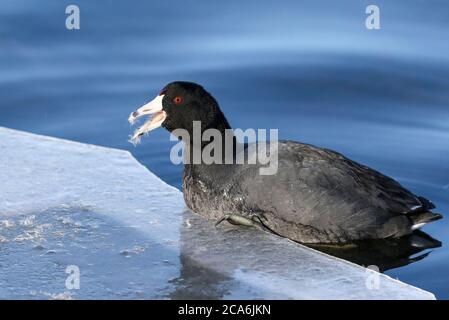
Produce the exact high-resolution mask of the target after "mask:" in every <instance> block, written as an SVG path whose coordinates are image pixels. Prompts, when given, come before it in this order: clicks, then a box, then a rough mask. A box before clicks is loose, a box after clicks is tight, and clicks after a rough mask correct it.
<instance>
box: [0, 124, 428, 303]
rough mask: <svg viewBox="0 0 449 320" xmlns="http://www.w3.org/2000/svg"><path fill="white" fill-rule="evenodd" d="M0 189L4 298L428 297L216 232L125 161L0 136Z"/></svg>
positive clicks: (245, 233)
mask: <svg viewBox="0 0 449 320" xmlns="http://www.w3.org/2000/svg"><path fill="white" fill-rule="evenodd" d="M0 181H2V187H1V193H0V256H1V259H0V298H18V299H26V298H34V299H37V298H44V299H46V298H48V299H82V298H84V299H86V298H87V299H89V298H97V299H108V298H115V299H128V298H129V299H148V298H159V299H178V298H188V299H195V298H198V299H204V298H212V299H228V298H273V299H282V298H294V299H301V298H312V299H365V298H368V299H372V298H376V299H430V298H433V295H432V294H430V293H427V292H424V291H422V290H420V289H417V288H414V287H411V286H408V285H406V284H403V283H401V282H398V281H395V280H393V279H391V278H389V277H387V276H384V275H380V283H379V289H378V290H369V289H367V286H366V281H367V276H368V275H369V274H371V273H367V271H366V270H365V269H364V268H362V267H359V266H356V265H353V264H351V263H348V262H345V261H342V260H339V259H336V258H332V257H329V256H327V255H324V254H322V253H318V252H316V251H313V250H311V249H308V248H304V247H302V246H300V245H298V244H296V243H293V242H290V241H288V240H286V239H281V238H278V237H276V236H273V235H270V234H267V233H263V232H261V231H258V230H255V229H248V228H243V227H240V228H236V227H233V226H223V227H220V228H214V226H213V223H212V222H211V221H207V220H204V219H203V218H200V217H199V216H197V215H195V214H193V213H191V212H190V211H188V210H186V209H185V205H184V202H183V199H182V194H181V193H180V192H179V191H178V190H177V189H175V188H173V187H171V186H169V185H167V184H165V183H164V182H162V181H161V180H160V179H159V178H157V177H156V176H155V175H153V174H152V173H151V172H149V171H148V170H146V169H145V168H144V167H143V166H141V165H140V164H139V163H138V162H137V161H136V160H135V159H134V158H133V157H132V156H131V155H130V154H129V153H128V152H124V151H119V150H114V149H107V148H101V147H95V146H90V145H83V144H79V143H73V142H68V141H63V140H58V139H53V138H47V137H42V136H36V135H31V134H27V133H23V132H18V131H13V130H9V129H4V128H0ZM70 265H76V266H77V267H79V269H80V273H81V276H80V289H79V290H69V289H68V288H66V286H65V283H66V279H67V276H68V274H66V273H65V270H66V268H67V266H70Z"/></svg>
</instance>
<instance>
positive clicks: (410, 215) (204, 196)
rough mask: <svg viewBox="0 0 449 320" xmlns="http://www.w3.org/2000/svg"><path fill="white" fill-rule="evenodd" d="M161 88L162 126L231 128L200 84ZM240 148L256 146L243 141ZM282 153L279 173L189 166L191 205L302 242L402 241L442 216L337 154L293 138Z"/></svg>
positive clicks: (251, 167)
mask: <svg viewBox="0 0 449 320" xmlns="http://www.w3.org/2000/svg"><path fill="white" fill-rule="evenodd" d="M164 93H165V96H164V98H163V101H162V105H163V110H164V111H165V112H166V115H167V117H166V119H165V121H164V122H163V123H162V126H163V127H165V128H166V129H168V130H169V131H173V130H174V129H177V128H184V129H186V130H187V131H189V132H191V130H192V122H193V121H201V124H202V129H203V130H206V129H208V128H215V129H218V130H219V131H220V132H223V134H224V131H225V129H229V128H230V126H229V123H228V121H227V120H226V118H225V116H224V115H223V113H222V112H221V110H220V108H219V106H218V103H217V102H216V101H215V99H214V98H213V97H212V96H211V95H210V94H209V93H208V92H207V91H206V90H204V89H203V87H201V86H199V85H197V84H194V83H190V82H173V83H171V84H169V85H167V86H166V87H165V88H164ZM175 96H182V97H183V103H182V105H174V104H173V103H172V99H173V97H175ZM223 140H224V139H223ZM206 145H207V143H203V144H202V145H201V148H204V147H205V146H206ZM192 150H193V147H192V148H191V149H190V151H192ZM233 150H234V149H233ZM243 152H245V153H246V155H247V156H248V153H251V152H254V150H252V148H249V145H245V147H244V151H243ZM277 152H278V155H277V156H278V170H277V173H276V174H275V175H260V174H259V168H261V167H262V166H263V165H262V164H240V165H239V164H204V163H202V164H186V165H185V168H184V175H183V184H182V187H183V193H184V198H185V201H186V204H187V206H188V207H189V208H190V209H192V210H193V211H194V212H197V213H199V214H200V215H202V216H205V217H207V218H211V219H216V220H218V219H221V218H223V217H224V216H230V217H231V218H232V216H237V217H241V218H243V220H245V219H247V220H248V221H253V222H254V225H256V226H260V227H262V228H264V229H266V230H270V231H272V232H274V233H276V234H278V235H281V236H284V237H287V238H290V239H292V240H295V241H298V242H301V243H345V242H352V241H357V240H364V239H388V238H399V237H402V236H405V235H408V234H411V233H412V231H413V230H414V228H416V227H419V226H420V225H422V224H424V223H427V222H430V221H433V220H437V219H440V218H441V215H439V214H436V213H432V212H431V211H430V210H431V209H433V208H434V205H433V204H432V203H431V202H430V201H429V200H427V199H425V198H423V197H419V196H416V195H414V194H413V193H412V192H410V191H408V190H407V189H405V188H404V187H402V186H401V185H400V184H399V183H398V182H397V181H395V180H393V179H391V178H389V177H387V176H385V175H383V174H381V173H379V172H377V171H375V170H373V169H370V168H368V167H367V166H364V165H361V164H359V163H357V162H355V161H352V160H350V159H348V158H346V157H344V156H343V155H341V154H339V153H337V152H334V151H332V150H328V149H324V148H319V147H316V146H313V145H309V144H303V143H298V142H294V141H280V142H279V144H278V151H277ZM249 156H251V154H249ZM229 220H230V222H233V223H238V221H240V220H239V219H229Z"/></svg>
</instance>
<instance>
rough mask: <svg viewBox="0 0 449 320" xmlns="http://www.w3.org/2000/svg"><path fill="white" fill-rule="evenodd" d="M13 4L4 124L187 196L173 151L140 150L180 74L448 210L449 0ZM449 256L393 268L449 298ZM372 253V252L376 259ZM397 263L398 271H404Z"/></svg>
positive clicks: (250, 122)
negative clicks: (82, 148) (148, 115)
mask: <svg viewBox="0 0 449 320" xmlns="http://www.w3.org/2000/svg"><path fill="white" fill-rule="evenodd" d="M71 3H72V2H70V1H49V0H48V1H43V0H42V1H23V0H17V1H14V2H12V1H6V0H0V4H1V7H2V10H1V12H0V125H1V126H6V127H10V128H16V129H20V130H27V131H31V132H36V133H40V134H45V135H52V136H57V137H61V138H67V139H72V140H77V141H81V142H86V143H93V144H100V145H104V146H110V147H115V148H122V149H128V150H130V151H131V152H132V153H133V154H134V155H135V156H136V157H137V158H138V159H139V160H140V161H141V162H142V163H143V164H145V165H146V166H147V167H148V168H149V169H150V170H151V171H153V172H155V173H156V174H157V175H159V176H160V177H161V178H162V179H164V180H165V181H166V182H168V183H170V184H172V185H174V186H177V187H180V183H181V171H182V168H181V167H180V166H174V165H172V164H171V163H170V161H169V156H168V155H169V150H170V147H171V146H172V145H173V142H170V141H169V135H168V133H167V132H165V131H164V130H159V131H155V132H154V133H152V134H151V135H150V136H149V137H147V138H146V139H144V141H143V143H142V144H141V145H140V146H139V147H138V148H134V147H133V146H132V145H131V144H129V143H128V142H127V139H128V136H129V134H131V132H132V129H131V128H130V127H129V125H128V123H127V121H126V119H127V117H128V114H129V113H130V112H131V111H133V110H134V109H135V108H136V107H138V106H140V105H142V104H143V103H144V102H146V101H148V100H149V99H151V98H153V96H154V95H155V94H156V93H157V92H158V91H159V90H160V89H161V88H162V87H163V86H164V84H166V83H168V82H170V81H173V80H190V81H195V82H199V83H201V84H203V85H204V86H205V87H206V88H207V89H208V90H209V91H210V92H212V93H213V94H214V96H215V97H216V98H217V100H218V101H219V102H220V105H221V107H222V109H223V111H224V112H225V114H226V116H227V117H228V119H229V121H230V123H231V124H232V125H233V127H235V128H244V129H245V128H279V129H280V131H279V135H280V138H282V139H287V138H288V139H294V140H298V141H303V142H307V143H312V144H316V145H320V146H324V147H328V148H331V149H335V150H338V151H340V152H342V153H344V154H345V155H347V156H349V157H351V158H353V159H354V160H357V161H359V162H362V163H365V164H367V165H369V166H371V167H373V168H376V169H378V170H380V171H382V172H384V173H385V174H387V175H390V176H392V177H394V178H396V179H398V180H399V181H400V182H401V183H402V184H403V185H405V186H406V187H408V188H410V189H411V190H413V191H414V192H415V193H418V194H421V195H423V196H425V197H428V198H430V199H432V200H433V201H434V202H435V204H436V205H437V209H438V210H437V211H438V212H441V213H443V214H445V215H446V217H447V216H448V215H449V4H448V2H447V1H443V0H434V1H432V2H429V1H424V0H413V1H407V2H403V4H400V3H399V1H395V2H394V3H393V2H392V1H376V4H377V5H379V7H380V8H381V18H382V20H381V24H382V28H381V30H378V31H369V30H367V29H366V28H365V27H364V19H365V14H364V11H365V7H366V6H367V5H368V4H371V3H368V2H367V1H355V0H351V1H344V2H338V3H337V2H336V1H330V0H329V1H324V0H320V1H284V2H283V5H282V6H280V5H278V4H273V3H271V4H270V3H269V2H267V1H244V2H242V1H226V2H218V1H203V0H201V1H197V0H186V1H163V2H162V1H133V3H132V5H131V4H130V2H127V1H86V0H79V1H77V4H78V5H79V7H80V9H81V29H80V30H77V31H68V30H66V29H65V18H66V15H65V7H66V6H67V5H69V4H71ZM448 221H449V220H448V219H447V218H446V219H445V220H442V221H440V222H437V223H434V224H432V225H429V226H428V227H425V229H424V231H425V232H427V233H428V234H430V235H431V236H432V237H433V238H435V239H438V240H439V241H441V242H442V247H440V248H437V249H433V250H429V251H431V252H430V254H428V255H427V256H425V257H424V258H423V259H421V260H419V261H417V262H415V263H412V264H409V265H407V266H403V267H399V268H393V269H390V270H388V271H386V273H387V274H389V275H391V276H393V277H397V278H399V279H400V280H403V281H405V282H408V283H411V284H413V285H416V286H419V287H421V288H424V289H426V290H429V291H432V292H434V293H435V294H436V295H437V297H438V298H442V299H447V298H449V251H448V250H447V246H446V244H447V243H448V241H449V235H448V232H447V227H448V225H449V222H448ZM373 256H374V254H372V256H371V257H373ZM399 265H400V264H399Z"/></svg>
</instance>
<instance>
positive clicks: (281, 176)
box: [236, 141, 422, 242]
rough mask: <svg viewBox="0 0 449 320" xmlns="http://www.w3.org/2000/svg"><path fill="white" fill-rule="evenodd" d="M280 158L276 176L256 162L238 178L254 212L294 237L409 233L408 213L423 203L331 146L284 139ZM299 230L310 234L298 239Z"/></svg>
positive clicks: (343, 238)
mask: <svg viewBox="0 0 449 320" xmlns="http://www.w3.org/2000/svg"><path fill="white" fill-rule="evenodd" d="M278 162H279V166H278V172H277V173H276V175H272V176H263V175H260V174H259V172H258V170H257V168H256V167H257V166H256V167H255V166H248V167H246V168H245V169H244V170H242V171H241V173H240V174H239V175H238V176H239V178H238V181H236V182H237V183H238V184H239V189H241V192H242V194H246V201H245V202H246V203H247V204H248V205H249V207H251V210H253V211H260V212H265V213H266V215H267V224H269V225H270V228H272V229H273V230H274V231H275V232H277V233H280V234H282V235H284V236H287V237H289V238H292V239H294V240H298V241H301V242H323V241H326V242H342V241H348V240H354V239H362V238H377V237H381V238H385V237H388V236H400V235H402V234H408V233H409V232H410V227H411V221H410V219H408V218H407V217H406V216H405V214H406V213H408V212H410V211H413V210H414V209H416V208H418V207H420V206H422V204H421V202H420V200H419V199H418V198H417V197H416V196H415V195H414V194H412V193H411V192H409V191H408V190H406V189H405V188H403V187H402V186H401V185H400V184H399V183H398V182H396V181H395V180H393V179H391V178H388V177H386V176H385V175H383V174H381V173H379V172H377V171H375V170H372V169H370V168H368V167H366V166H363V165H361V164H358V163H356V162H354V161H351V160H350V159H348V158H346V157H344V156H343V155H341V154H339V153H337V152H334V151H331V150H328V149H322V148H318V147H315V146H312V145H307V144H301V143H296V142H292V141H283V142H279V149H278ZM251 171H252V172H251ZM299 229H303V230H302V231H301V232H299V233H302V234H309V236H304V235H301V236H300V238H296V239H295V234H298V230H299ZM283 233H284V234H283ZM317 237H318V238H320V237H321V238H322V239H316V240H314V238H317Z"/></svg>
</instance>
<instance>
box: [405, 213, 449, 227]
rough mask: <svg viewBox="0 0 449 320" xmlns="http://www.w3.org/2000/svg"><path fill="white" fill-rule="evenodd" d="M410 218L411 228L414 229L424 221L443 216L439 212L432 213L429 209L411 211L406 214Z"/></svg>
mask: <svg viewBox="0 0 449 320" xmlns="http://www.w3.org/2000/svg"><path fill="white" fill-rule="evenodd" d="M408 217H409V218H410V220H412V223H413V225H412V230H416V229H419V228H421V227H422V226H424V225H425V224H426V223H429V222H432V221H436V220H440V219H442V218H443V216H442V215H441V214H439V213H434V212H430V211H426V212H413V213H410V214H409V215H408Z"/></svg>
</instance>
